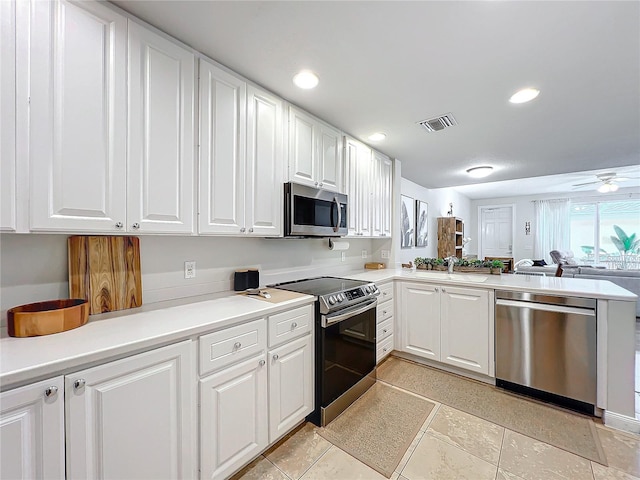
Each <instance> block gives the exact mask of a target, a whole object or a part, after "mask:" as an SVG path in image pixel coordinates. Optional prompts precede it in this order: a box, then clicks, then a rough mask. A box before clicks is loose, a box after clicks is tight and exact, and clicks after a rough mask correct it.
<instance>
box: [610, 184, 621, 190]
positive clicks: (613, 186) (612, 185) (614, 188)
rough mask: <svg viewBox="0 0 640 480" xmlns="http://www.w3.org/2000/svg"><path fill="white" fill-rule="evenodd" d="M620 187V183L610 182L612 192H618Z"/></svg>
mask: <svg viewBox="0 0 640 480" xmlns="http://www.w3.org/2000/svg"><path fill="white" fill-rule="evenodd" d="M618 188H620V187H619V186H618V184H617V183H611V184H609V191H610V192H617V191H618Z"/></svg>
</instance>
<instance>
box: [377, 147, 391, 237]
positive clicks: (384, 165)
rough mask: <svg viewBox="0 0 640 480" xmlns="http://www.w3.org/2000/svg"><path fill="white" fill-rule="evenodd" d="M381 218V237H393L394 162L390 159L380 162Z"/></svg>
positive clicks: (385, 158) (386, 158)
mask: <svg viewBox="0 0 640 480" xmlns="http://www.w3.org/2000/svg"><path fill="white" fill-rule="evenodd" d="M380 165H381V167H380V185H381V191H380V203H379V204H378V207H379V208H380V210H381V212H380V217H381V219H382V225H381V229H382V231H381V235H382V236H383V237H391V210H392V207H391V205H392V198H393V197H392V191H393V162H392V161H391V159H389V158H388V157H383V158H382V159H381V161H380Z"/></svg>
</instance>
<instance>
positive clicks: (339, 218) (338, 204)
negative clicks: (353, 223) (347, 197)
mask: <svg viewBox="0 0 640 480" xmlns="http://www.w3.org/2000/svg"><path fill="white" fill-rule="evenodd" d="M333 201H334V202H335V204H336V208H337V209H338V223H336V225H335V227H333V231H334V232H337V231H338V230H339V229H340V225H341V224H342V208H340V202H339V201H338V197H333Z"/></svg>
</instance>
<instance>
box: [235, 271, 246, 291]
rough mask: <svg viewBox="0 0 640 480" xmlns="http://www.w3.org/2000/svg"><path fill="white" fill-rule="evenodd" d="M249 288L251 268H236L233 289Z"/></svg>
mask: <svg viewBox="0 0 640 480" xmlns="http://www.w3.org/2000/svg"><path fill="white" fill-rule="evenodd" d="M247 288H249V270H236V271H235V273H234V274H233V289H234V290H235V291H236V292H241V291H243V290H246V289H247Z"/></svg>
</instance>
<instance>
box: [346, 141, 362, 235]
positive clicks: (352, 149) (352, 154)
mask: <svg viewBox="0 0 640 480" xmlns="http://www.w3.org/2000/svg"><path fill="white" fill-rule="evenodd" d="M358 146H359V142H357V141H355V140H353V139H352V138H349V137H344V173H345V180H344V187H345V193H346V194H347V197H348V203H347V229H348V230H347V235H348V236H356V235H358V234H359V230H358V221H359V218H358V214H359V202H360V195H359V188H360V179H359V176H358V148H359V147H358Z"/></svg>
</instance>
